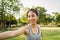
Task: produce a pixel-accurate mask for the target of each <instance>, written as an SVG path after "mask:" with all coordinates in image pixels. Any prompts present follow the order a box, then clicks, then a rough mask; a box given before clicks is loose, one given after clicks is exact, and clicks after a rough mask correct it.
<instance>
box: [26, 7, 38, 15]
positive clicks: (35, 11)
mask: <svg viewBox="0 0 60 40" xmlns="http://www.w3.org/2000/svg"><path fill="white" fill-rule="evenodd" d="M30 11H32V12H34V13H35V14H36V15H37V16H38V11H37V9H33V8H32V9H29V10H28V12H27V16H28V13H29V12H30Z"/></svg>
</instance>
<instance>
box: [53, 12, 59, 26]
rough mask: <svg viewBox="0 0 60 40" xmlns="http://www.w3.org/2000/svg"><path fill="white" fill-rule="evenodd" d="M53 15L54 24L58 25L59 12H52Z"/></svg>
mask: <svg viewBox="0 0 60 40" xmlns="http://www.w3.org/2000/svg"><path fill="white" fill-rule="evenodd" d="M53 14H55V15H54V20H55V21H54V22H55V24H56V25H60V13H59V12H53Z"/></svg>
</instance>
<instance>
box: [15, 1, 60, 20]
mask: <svg viewBox="0 0 60 40" xmlns="http://www.w3.org/2000/svg"><path fill="white" fill-rule="evenodd" d="M19 1H21V3H22V4H23V6H24V7H29V8H32V6H40V7H44V8H45V9H46V10H47V12H46V13H47V14H51V15H52V16H53V14H52V12H59V13H60V0H19ZM20 15H21V14H18V15H16V17H17V19H18V18H19V17H21V16H20Z"/></svg>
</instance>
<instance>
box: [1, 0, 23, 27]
mask: <svg viewBox="0 0 60 40" xmlns="http://www.w3.org/2000/svg"><path fill="white" fill-rule="evenodd" d="M21 6H22V4H21V2H19V1H18V0H0V15H1V20H2V21H1V26H3V27H5V26H4V25H5V20H6V18H7V17H6V16H7V15H8V14H13V13H18V12H19V11H20V8H21Z"/></svg>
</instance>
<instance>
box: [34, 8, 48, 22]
mask: <svg viewBox="0 0 60 40" xmlns="http://www.w3.org/2000/svg"><path fill="white" fill-rule="evenodd" d="M35 8H36V9H37V10H38V13H39V19H38V23H43V21H44V19H45V16H46V15H45V12H46V11H47V10H46V9H45V8H43V7H35Z"/></svg>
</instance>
